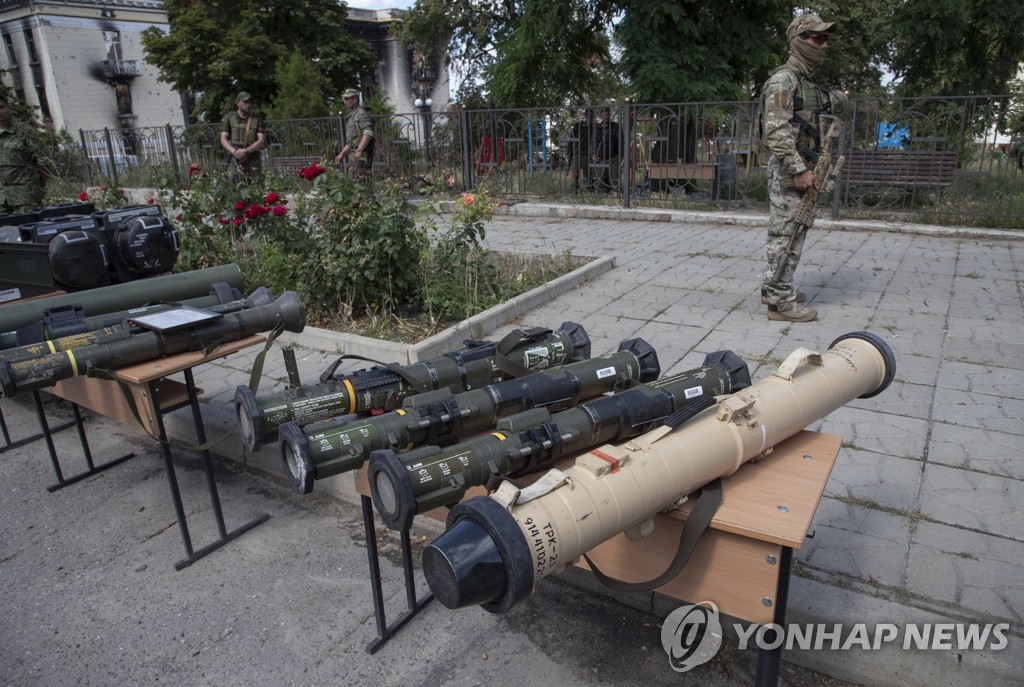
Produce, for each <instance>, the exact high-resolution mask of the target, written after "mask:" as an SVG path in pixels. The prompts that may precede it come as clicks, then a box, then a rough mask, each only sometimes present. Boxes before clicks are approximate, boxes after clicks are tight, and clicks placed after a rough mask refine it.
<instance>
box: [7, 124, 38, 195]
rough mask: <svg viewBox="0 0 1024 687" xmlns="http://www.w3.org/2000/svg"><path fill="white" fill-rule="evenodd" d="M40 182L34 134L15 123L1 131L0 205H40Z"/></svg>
mask: <svg viewBox="0 0 1024 687" xmlns="http://www.w3.org/2000/svg"><path fill="white" fill-rule="evenodd" d="M43 179H44V177H43V172H42V169H41V167H40V150H39V147H38V145H37V143H36V137H35V136H34V134H33V133H32V132H31V131H29V130H27V129H26V128H25V127H22V126H21V125H19V124H17V123H12V124H11V125H10V126H9V127H8V128H6V129H0V206H4V205H6V206H8V207H11V208H17V207H26V206H32V207H38V206H39V205H42V201H43V183H44V181H43Z"/></svg>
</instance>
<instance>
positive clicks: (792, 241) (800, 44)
mask: <svg viewBox="0 0 1024 687" xmlns="http://www.w3.org/2000/svg"><path fill="white" fill-rule="evenodd" d="M834 28H835V23H833V22H824V21H822V20H821V17H819V16H818V15H817V14H814V13H810V12H808V13H804V14H801V15H800V16H799V17H797V18H796V19H794V20H793V21H792V23H790V25H789V28H788V30H787V31H786V38H787V40H788V44H789V58H788V59H787V60H786V62H785V64H783V65H782V66H780V67H778V68H777V69H775V70H774V71H773V72H772V73H771V75H770V76H769V77H768V80H767V81H766V82H765V84H764V88H763V89H762V107H761V112H762V141H763V142H764V144H765V146H766V147H767V148H768V151H769V152H770V153H771V156H770V157H769V159H768V190H769V195H770V197H771V209H770V211H769V219H768V244H767V254H768V265H767V269H766V270H765V273H764V281H763V283H762V286H761V303H763V304H765V305H767V306H768V319H769V320H781V321H786V322H810V321H811V320H813V319H815V318H816V317H817V316H818V311H817V310H815V309H814V308H807V307H804V306H803V305H801V303H803V301H804V300H805V296H804V294H803V293H801V292H799V291H797V290H796V289H795V288H794V286H793V273H794V272H795V271H796V267H797V265H798V264H799V263H800V256H801V252H802V249H803V243H804V238H805V236H806V234H807V230H808V229H810V227H811V225H812V224H813V223H814V203H815V201H816V199H817V194H818V191H819V190H820V189H821V188H823V187H824V186H825V185H826V183H827V182H828V178H829V177H832V176H834V174H835V173H836V172H837V171H838V165H832V164H831V160H830V158H829V153H828V146H827V145H826V143H827V142H830V141H831V140H832V139H834V137H835V136H838V131H839V127H838V126H834V127H832V128H830V129H829V130H828V131H826V130H825V127H824V125H825V123H826V121H827V118H828V116H829V115H832V116H833V117H834V116H839V115H845V113H846V110H847V109H848V104H847V103H848V101H847V98H846V96H845V94H843V93H842V92H841V91H836V90H827V89H824V88H821V87H819V86H818V85H817V84H816V83H815V82H814V80H813V76H812V75H813V72H814V69H815V68H816V67H817V66H818V65H819V64H821V62H822V61H823V60H824V59H825V51H826V50H827V48H828V37H829V35H830V34H831V32H832V30H833V29H834ZM832 129H834V131H832ZM827 134H829V135H827ZM826 139H829V141H826ZM819 162H821V163H822V164H818V163H819ZM840 164H841V163H840Z"/></svg>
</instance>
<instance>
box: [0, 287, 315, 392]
mask: <svg viewBox="0 0 1024 687" xmlns="http://www.w3.org/2000/svg"><path fill="white" fill-rule="evenodd" d="M209 315H210V316H211V318H210V319H211V321H209V322H207V323H204V324H197V325H195V326H187V327H183V328H176V329H173V330H166V331H148V330H147V331H142V332H139V333H136V334H132V335H131V336H130V337H128V338H126V339H122V340H119V341H113V342H111V343H105V344H93V345H91V346H83V347H82V348H75V349H72V350H67V351H61V352H60V353H53V354H51V355H46V356H41V357H38V358H32V359H30V360H21V361H15V362H7V361H5V360H0V386H2V389H3V395H4V396H6V397H10V396H14V395H15V394H19V393H23V392H26V391H33V390H35V389H42V388H44V387H48V386H53V385H54V384H56V383H57V382H59V381H60V380H62V379H70V378H71V377H78V376H80V375H89V374H91V373H93V371H94V370H111V369H117V368H121V367H127V366H129V365H134V364H135V363H141V362H144V361H146V360H154V359H157V358H162V357H164V356H168V355H173V354H175V353H185V352H187V351H196V350H203V349H206V348H212V347H215V346H217V345H218V344H221V343H226V342H228V341H237V340H239V339H243V338H245V337H247V336H252V335H253V334H258V333H259V332H266V331H270V330H272V329H276V328H278V327H281V328H283V329H285V330H286V331H289V332H301V331H302V330H303V328H304V327H305V325H306V313H305V309H304V308H303V307H302V301H301V300H299V297H298V295H296V294H295V293H294V292H293V291H286V292H284V293H283V294H281V296H280V297H279V298H278V299H277V300H276V301H274V302H273V303H270V304H267V305H261V306H258V307H255V308H248V309H245V310H239V311H237V312H232V313H226V314H216V313H209Z"/></svg>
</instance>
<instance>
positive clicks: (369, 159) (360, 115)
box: [334, 88, 374, 179]
mask: <svg viewBox="0 0 1024 687" xmlns="http://www.w3.org/2000/svg"><path fill="white" fill-rule="evenodd" d="M341 99H342V100H343V101H344V102H345V107H347V108H348V109H349V114H348V116H347V117H345V131H344V134H345V137H344V143H345V145H344V146H343V147H342V149H341V150H340V151H339V152H338V154H337V155H336V156H335V157H334V162H335V163H336V164H341V162H342V161H343V160H344V159H345V157H346V156H347V155H348V154H349V153H351V154H352V161H351V167H352V168H353V169H354V171H355V176H356V178H357V179H365V178H366V177H368V176H369V174H370V170H371V169H372V167H373V143H374V141H373V118H371V117H370V115H369V114H368V113H367V112H366V110H364V109H363V106H362V105H360V104H359V91H357V90H356V89H354V88H349V89H346V90H345V91H344V92H343V93H342V94H341Z"/></svg>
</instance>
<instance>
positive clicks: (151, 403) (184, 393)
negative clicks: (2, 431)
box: [36, 335, 270, 570]
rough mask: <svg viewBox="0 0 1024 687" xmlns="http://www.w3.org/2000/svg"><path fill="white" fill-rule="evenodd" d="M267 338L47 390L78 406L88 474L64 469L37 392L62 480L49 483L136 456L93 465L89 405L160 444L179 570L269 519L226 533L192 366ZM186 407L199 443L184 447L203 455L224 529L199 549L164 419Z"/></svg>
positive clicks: (62, 383)
mask: <svg viewBox="0 0 1024 687" xmlns="http://www.w3.org/2000/svg"><path fill="white" fill-rule="evenodd" d="M265 340H266V337H264V336H262V335H257V336H250V337H247V338H244V339H240V340H238V341H232V342H228V343H225V344H222V345H220V346H218V347H217V348H215V349H213V350H212V351H210V352H209V353H204V352H202V351H192V352H188V353H179V354H176V355H171V356H168V357H166V358H158V359H156V360H150V361H147V362H145V363H140V364H137V365H132V366H131V367H125V368H121V369H118V370H115V371H114V373H113V375H114V379H113V380H110V379H99V378H96V377H74V378H71V379H66V380H62V381H60V382H57V384H56V385H55V386H53V387H52V388H50V389H48V390H49V391H51V392H52V393H53V394H55V395H56V396H59V397H61V398H64V399H66V400H68V401H70V402H71V403H72V404H73V405H72V407H73V409H74V412H75V417H76V421H77V424H78V427H79V436H80V438H81V440H82V449H83V452H84V453H85V457H86V462H87V464H88V468H89V469H88V470H86V471H84V472H83V473H81V474H78V475H75V476H73V477H70V478H65V477H64V476H63V473H62V472H61V469H60V462H59V460H58V458H57V454H56V451H55V449H54V447H53V442H52V440H51V438H50V437H49V432H48V430H47V425H46V417H45V414H44V413H43V411H42V404H41V402H39V400H38V394H37V395H36V399H37V411H38V414H39V417H40V424H41V425H42V427H43V431H44V435H46V439H47V444H48V448H49V450H50V455H51V459H52V460H53V463H54V470H55V472H56V473H57V480H58V481H57V484H55V485H52V486H51V487H49V489H50V491H54V490H56V489H59V488H62V487H65V486H67V485H69V484H71V483H73V482H77V481H79V480H81V479H83V478H85V477H88V476H89V475H92V474H95V473H96V472H99V471H101V470H106V469H108V468H110V467H113V466H114V465H117V464H118V463H121V462H123V461H124V460H127V459H128V458H131V457H132V456H133V455H134V454H129V455H127V456H122V457H120V458H117V459H114V460H111V461H108V462H107V463H104V464H102V465H99V466H96V465H94V463H93V461H92V456H91V454H90V451H89V447H88V442H87V440H86V438H85V431H84V427H83V425H82V422H81V416H80V415H79V412H78V406H84V407H86V408H89V409H90V410H93V411H95V412H97V413H99V414H101V415H105V416H107V417H109V418H111V419H114V420H117V421H118V422H120V423H122V424H125V425H128V426H132V427H138V428H140V429H142V430H144V431H145V432H146V433H147V434H149V435H151V436H153V437H154V438H156V439H157V440H158V441H159V442H160V449H161V452H162V453H163V458H164V465H165V466H166V468H167V480H168V483H169V486H170V489H171V499H172V501H173V502H174V510H175V515H176V516H177V520H178V529H179V530H180V532H181V539H182V543H183V544H184V546H185V558H184V559H183V560H181V561H178V562H177V563H175V565H174V567H175V568H176V569H177V570H181V569H182V568H185V567H187V566H189V565H191V564H192V563H194V562H195V561H197V560H198V559H200V558H202V557H203V556H205V555H206V554H208V553H211V552H212V551H214V550H216V549H218V548H220V547H221V546H223V545H224V544H226V543H228V542H229V541H231V540H233V539H235V538H237V537H238V536H240V535H242V534H244V533H245V532H247V531H249V530H250V529H252V528H254V527H256V526H257V525H260V524H262V523H264V522H266V521H267V520H268V519H269V518H270V515H269V514H267V513H263V514H262V515H260V516H258V517H256V518H255V519H253V520H251V521H249V522H248V523H246V524H244V525H242V526H241V527H239V528H237V529H235V530H233V531H231V532H228V531H227V529H226V527H225V525H224V515H223V513H222V511H221V505H220V496H219V494H218V493H217V483H216V480H215V479H214V475H213V464H212V460H211V458H210V451H209V448H208V447H206V446H205V444H206V442H207V439H206V430H205V427H204V425H203V416H202V412H201V411H200V408H199V394H201V393H202V389H198V388H197V387H196V385H195V380H194V378H193V375H192V369H193V368H194V367H196V366H198V365H202V364H203V363H207V362H210V361H211V360H216V359H218V358H223V357H225V356H228V355H230V354H232V353H236V352H238V351H241V350H243V349H245V348H248V347H250V346H256V345H258V344H260V343H262V342H264V341H265ZM177 373H182V374H183V375H184V382H181V381H177V380H173V379H168V377H169V376H170V375H174V374H177ZM184 407H190V408H191V410H192V419H193V422H194V425H195V433H196V437H197V441H198V445H197V446H194V447H185V448H189V449H191V450H196V451H198V452H199V453H201V454H202V456H203V468H204V470H205V472H206V482H207V487H208V489H209V492H210V501H211V503H212V506H213V512H214V517H215V519H216V521H217V528H218V533H219V537H218V538H217V539H216V540H215V541H213V542H212V543H211V544H208V545H207V546H204V547H203V548H201V549H199V550H196V549H194V548H193V545H192V537H191V535H190V534H189V530H188V522H187V519H186V516H185V510H184V507H183V506H182V500H181V491H180V489H179V487H178V479H177V475H176V473H175V469H174V462H173V460H172V459H171V442H170V441H169V440H168V438H167V431H166V428H165V426H164V421H163V417H164V415H166V414H167V413H169V412H172V411H174V410H178V409H179V408H184Z"/></svg>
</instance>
